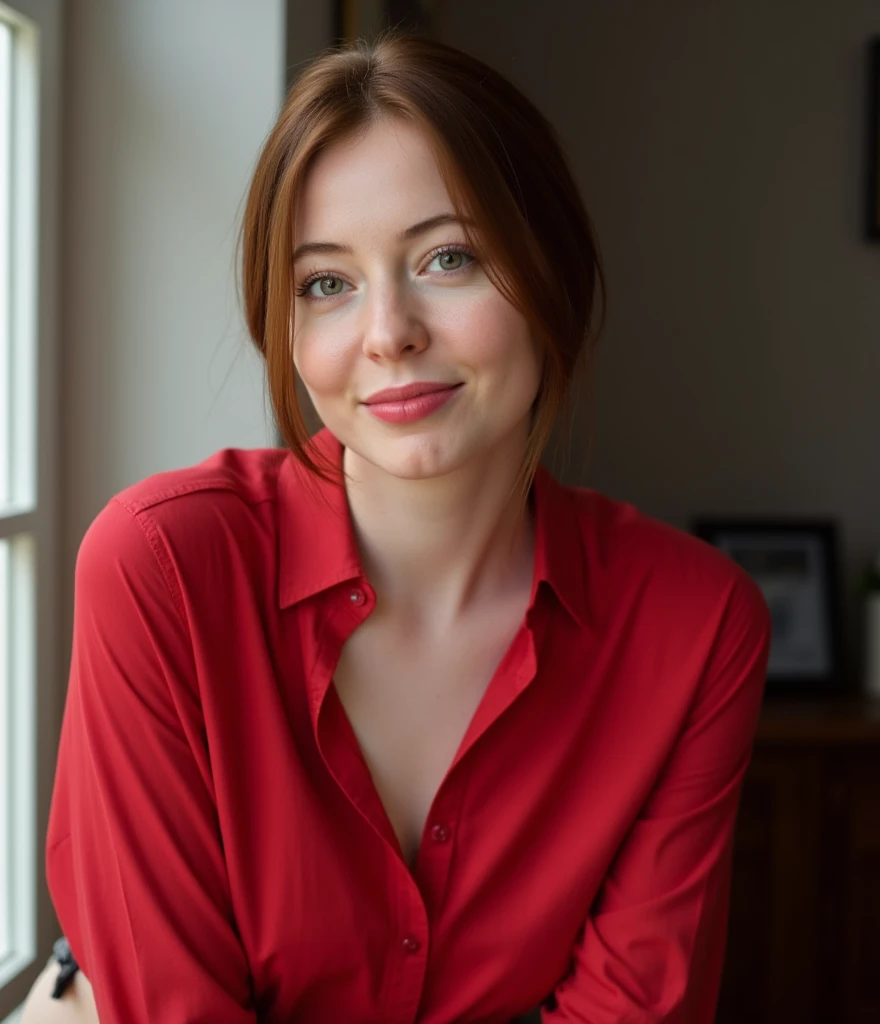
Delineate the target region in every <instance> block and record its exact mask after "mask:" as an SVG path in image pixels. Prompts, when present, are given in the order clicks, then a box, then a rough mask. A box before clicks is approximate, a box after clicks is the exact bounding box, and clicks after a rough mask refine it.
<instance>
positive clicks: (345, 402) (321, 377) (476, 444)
mask: <svg viewBox="0 0 880 1024" xmlns="http://www.w3.org/2000/svg"><path fill="white" fill-rule="evenodd" d="M295 245H296V252H295V253H294V270H293V272H294V290H295V292H296V299H295V329H294V339H293V360H294V363H295V365H296V368H297V371H298V372H299V374H300V376H301V378H302V380H303V383H304V384H305V386H306V388H307V390H308V392H309V394H310V396H311V398H312V401H313V403H314V405H315V408H316V410H317V412H318V415H319V416H320V417H321V419H322V420H323V422H324V424H325V425H326V426H327V427H328V428H329V429H330V431H331V432H332V433H333V434H334V435H335V436H336V437H337V438H338V439H339V441H340V442H341V443H342V445H343V446H344V447H345V448H347V449H349V451H350V452H351V453H352V454H353V455H354V456H355V457H356V458H361V459H364V460H366V461H367V462H368V463H370V464H372V465H373V466H375V467H377V468H378V469H380V470H382V471H384V472H386V473H389V474H392V475H394V476H396V477H401V478H407V479H423V478H426V477H437V476H442V475H444V474H447V473H450V472H453V471H455V470H457V469H460V468H462V467H464V466H466V465H467V464H469V463H472V462H473V463H475V464H476V463H478V462H480V461H483V462H485V460H486V459H487V458H491V457H492V456H493V454H495V455H497V454H499V449H500V448H504V450H505V453H507V454H508V455H509V454H510V453H515V455H517V456H519V455H521V454H522V453H524V450H525V442H526V439H527V437H528V433H529V428H530V410H531V407H532V403H533V402H534V399H535V397H536V395H537V391H538V387H539V383H540V364H539V360H538V354H537V351H536V347H535V344H534V342H533V339H532V337H531V333H530V331H529V328H528V325H527V324H526V321H525V319H524V318H523V317H522V315H521V314H520V313H518V312H517V311H516V310H515V309H514V307H513V306H512V305H511V304H510V303H509V302H508V301H507V300H506V299H505V298H504V297H503V296H502V295H501V293H500V292H499V291H498V290H497V289H496V288H495V286H494V285H493V284H492V282H491V281H490V280H489V278H488V277H487V276H486V273H485V272H484V269H483V267H482V266H481V265H480V262H479V260H478V258H477V255H478V254H476V253H474V252H473V251H472V250H471V249H470V248H469V246H468V245H467V243H466V241H465V237H464V232H463V230H462V228H461V226H460V224H459V223H458V221H457V220H456V218H455V212H454V209H453V205H452V202H451V201H450V198H449V194H448V193H447V191H446V187H445V186H444V184H443V181H442V179H441V177H440V172H439V170H438V168H437V165H436V162H435V160H434V156H433V154H432V152H431V149H430V146H429V144H428V142H427V140H426V138H425V136H424V135H423V133H422V132H421V131H420V130H419V129H418V128H416V127H415V126H413V125H411V124H410V123H408V122H406V121H403V120H390V119H389V120H384V121H381V122H379V123H377V124H375V125H374V126H372V127H371V128H370V129H369V130H368V131H367V132H366V133H365V134H362V135H360V136H358V137H356V138H353V139H351V140H347V141H345V142H341V143H339V144H337V145H335V146H332V147H330V148H328V149H327V150H325V151H324V152H323V153H321V154H320V155H319V156H318V157H317V158H316V160H315V163H314V164H313V166H312V167H311V169H310V170H309V173H308V175H307V178H306V181H305V183H304V189H303V194H302V196H301V200H300V203H299V207H298V210H297V215H296V225H295ZM412 385H415V387H413V388H411V391H412V392H413V395H415V393H417V392H422V394H421V397H418V396H415V397H414V396H413V395H409V394H408V393H407V392H404V394H403V395H395V394H393V393H392V394H390V395H387V396H382V395H380V394H379V393H380V392H383V391H387V390H388V389H400V388H410V386H412Z"/></svg>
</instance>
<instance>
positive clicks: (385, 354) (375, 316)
mask: <svg viewBox="0 0 880 1024" xmlns="http://www.w3.org/2000/svg"><path fill="white" fill-rule="evenodd" d="M364 313H365V318H366V319H365V323H364V331H363V349H364V355H366V356H367V358H369V359H373V360H375V361H385V360H398V359H401V358H403V357H405V356H413V355H417V354H418V353H419V352H422V351H424V350H425V349H426V348H427V347H428V330H427V327H426V325H425V322H424V319H423V317H422V316H421V314H420V312H419V310H418V308H417V304H416V302H415V300H414V297H413V296H412V295H411V294H410V293H409V292H408V290H407V288H406V286H405V285H404V284H402V283H398V282H390V281H389V282H385V283H382V284H378V285H374V286H373V287H372V288H371V289H370V292H369V294H368V297H367V301H366V302H365V304H364Z"/></svg>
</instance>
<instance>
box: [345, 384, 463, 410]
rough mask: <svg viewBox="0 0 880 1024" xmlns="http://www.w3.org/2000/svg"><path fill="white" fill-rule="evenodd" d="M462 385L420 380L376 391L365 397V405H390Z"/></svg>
mask: <svg viewBox="0 0 880 1024" xmlns="http://www.w3.org/2000/svg"><path fill="white" fill-rule="evenodd" d="M460 387H462V385H461V383H452V384H447V383H446V382H444V381H419V382H417V383H415V384H406V385H404V386H403V387H400V388H385V389H384V390H383V391H376V392H375V393H374V394H372V395H370V397H369V398H366V399H364V402H363V404H364V405H388V404H390V403H392V402H405V401H407V400H408V399H411V398H420V397H421V396H422V395H433V394H436V393H437V392H439V391H454V390H456V389H457V388H460Z"/></svg>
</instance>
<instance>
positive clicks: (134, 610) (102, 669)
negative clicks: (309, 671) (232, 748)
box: [46, 501, 257, 1024]
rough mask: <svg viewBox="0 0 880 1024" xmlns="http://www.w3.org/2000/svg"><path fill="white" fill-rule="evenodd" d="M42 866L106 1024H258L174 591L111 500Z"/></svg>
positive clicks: (164, 558)
mask: <svg viewBox="0 0 880 1024" xmlns="http://www.w3.org/2000/svg"><path fill="white" fill-rule="evenodd" d="M46 856H47V879H48V884H49V890H50V893H51V897H52V900H53V903H54V905H55V909H56V911H57V914H58V919H59V921H60V924H61V927H62V929H63V931H64V933H65V935H66V936H67V938H68V940H69V942H70V945H71V949H72V951H73V954H74V956H75V957H76V960H77V962H78V963H79V964H80V966H81V968H82V970H83V972H84V973H85V975H86V977H87V978H88V979H89V981H90V982H91V983H92V986H93V988H94V993H95V1000H96V1005H97V1010H98V1016H99V1017H100V1020H101V1024H155V1022H158V1021H161V1022H162V1024H255V1022H256V1019H257V1018H256V1016H255V1014H254V1012H253V1009H252V992H251V982H250V974H249V971H248V964H247V961H246V957H245V953H244V950H243V948H242V945H241V943H240V941H239V938H238V936H237V934H236V930H235V923H234V919H233V914H232V907H231V898H230V890H229V883H228V878H227V874H226V867H225V862H224V857H223V852H222V843H221V837H220V829H219V823H218V818H217V812H216V801H215V794H214V788H213V780H212V774H211V770H210V761H209V756H208V747H207V741H206V735H205V729H204V722H203V715H202V706H201V701H200V698H199V691H198V682H197V677H196V673H195V669H194V660H193V655H192V645H191V642H190V639H189V633H188V630H187V625H186V616H185V611H184V605H183V601H182V599H181V592H180V587H179V585H178V583H177V577H176V574H175V572H174V569H173V566H172V564H171V560H170V558H169V556H168V553H167V549H166V548H165V547H164V545H163V543H162V541H161V538H160V537H159V535H158V532H157V531H156V529H155V527H154V526H152V525H151V522H150V520H149V519H146V518H145V516H144V514H143V513H140V514H138V515H135V514H134V513H132V512H131V511H129V509H128V508H127V507H124V506H123V505H122V504H120V503H119V502H117V501H112V502H110V504H109V505H108V506H107V507H106V508H105V509H104V511H103V512H102V513H101V514H100V515H99V516H98V518H97V519H96V520H95V522H94V523H93V524H92V526H91V527H90V529H89V531H88V533H87V534H86V536H85V538H84V540H83V542H82V545H81V547H80V550H79V555H78V558H77V565H76V579H75V599H74V629H73V650H72V658H71V669H70V680H69V687H68V693H67V698H66V705H65V711H64V720H63V723H62V731H61V742H60V747H59V753H58V762H57V770H56V778H55V784H54V790H53V795H52V805H51V810H50V818H49V831H48V836H47V846H46Z"/></svg>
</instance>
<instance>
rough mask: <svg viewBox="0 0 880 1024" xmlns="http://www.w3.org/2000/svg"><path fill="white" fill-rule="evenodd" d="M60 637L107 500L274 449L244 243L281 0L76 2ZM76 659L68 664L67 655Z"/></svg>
mask: <svg viewBox="0 0 880 1024" xmlns="http://www.w3.org/2000/svg"><path fill="white" fill-rule="evenodd" d="M65 18H66V26H65V40H64V45H65V62H66V69H65V84H66V90H65V110H64V117H65V122H66V125H65V139H64V179H63V203H64V210H65V223H64V235H65V239H64V252H63V263H62V267H63V281H64V285H63V295H62V317H61V331H60V342H61V350H62V379H61V395H62V409H61V420H62V447H61V464H62V474H63V480H62V495H63V510H64V515H63V527H62V552H63V569H64V572H63V574H62V583H63V589H64V595H65V596H64V608H63V611H62V621H63V624H64V631H63V638H62V639H63V647H64V650H65V651H66V655H65V657H66V658H69V634H70V622H71V614H72V608H71V605H72V592H73V588H72V574H73V564H74V560H75V556H76V551H77V548H78V546H79V542H80V540H81V538H82V535H83V533H84V531H85V529H86V528H87V526H88V524H89V523H90V522H91V520H92V519H93V518H94V516H95V515H96V514H97V513H98V511H99V510H100V509H101V507H102V506H103V504H104V503H105V502H106V501H107V500H108V498H109V497H110V496H111V495H112V494H114V493H116V492H117V491H119V490H120V489H122V488H123V487H125V486H127V485H128V484H130V483H133V482H134V481H136V480H138V479H141V478H142V477H145V476H147V475H149V474H151V473H155V472H158V471H160V470H165V469H172V468H175V467H179V466H184V465H188V464H191V463H194V462H197V461H199V460H201V459H203V458H205V457H207V456H208V455H209V454H211V453H212V452H214V451H216V450H217V449H219V448H223V447H227V446H231V447H260V446H264V445H267V444H272V443H274V436H273V430H272V419H271V416H270V415H269V414H268V412H267V410H266V406H265V401H264V397H263V371H262V364H261V362H260V361H259V360H258V358H257V356H256V354H255V353H253V352H252V351H251V348H250V343H249V342H248V341H247V338H246V334H245V330H244V325H243V322H242V319H241V315H240V310H239V305H238V299H237V293H236V283H235V274H234V248H235V242H236V231H237V228H238V223H239V215H240V212H241V207H242V204H243V200H244V196H245V190H246V187H247V183H248V178H249V174H250V172H251V170H252V168H253V165H254V162H255V160H256V157H257V152H258V150H259V147H260V145H261V143H262V140H263V138H264V136H265V134H266V132H267V131H268V129H269V127H270V125H271V124H272V122H273V120H274V118H275V115H276V114H277V111H278V109H279V107H280V104H281V100H282V96H283V91H284V85H285V73H284V65H285V37H284V4H283V0H259V2H257V3H245V2H244V0H186V2H185V3H180V2H177V0H149V2H144V0H114V2H113V3H106V2H105V0H68V2H67V4H66V5H65ZM66 663H67V662H66V661H65V664H66Z"/></svg>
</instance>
